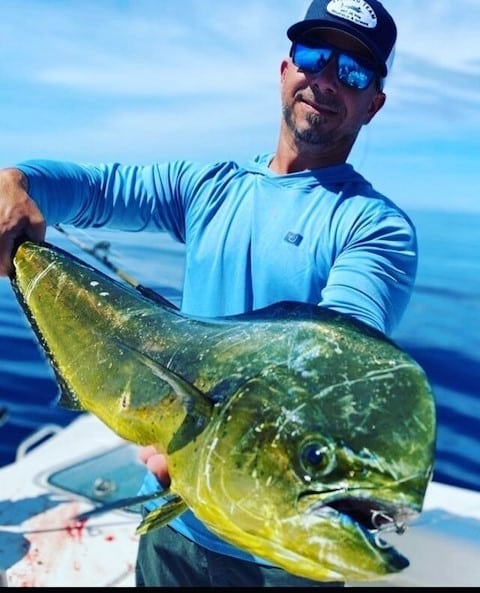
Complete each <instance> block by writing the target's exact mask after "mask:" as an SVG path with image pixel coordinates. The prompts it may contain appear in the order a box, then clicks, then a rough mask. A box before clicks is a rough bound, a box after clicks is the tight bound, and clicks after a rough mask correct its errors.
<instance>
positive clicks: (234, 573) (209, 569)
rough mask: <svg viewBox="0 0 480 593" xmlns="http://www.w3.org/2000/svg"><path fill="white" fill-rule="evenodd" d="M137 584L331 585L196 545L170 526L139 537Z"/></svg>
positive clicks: (331, 585) (157, 585) (198, 585)
mask: <svg viewBox="0 0 480 593" xmlns="http://www.w3.org/2000/svg"><path fill="white" fill-rule="evenodd" d="M135 574H136V586H137V587H333V586H343V583H321V582H318V581H311V580H309V579H304V578H301V577H297V576H294V575H291V574H289V573H287V572H285V571H284V570H282V569H281V568H275V567H270V566H261V565H259V564H255V563H253V562H248V561H245V560H239V559H237V558H232V557H230V556H224V555H223V554H217V553H216V552H211V551H210V550H207V549H206V548H203V547H202V546H199V545H197V544H195V543H194V542H192V541H190V540H189V539H188V538H186V537H184V536H183V535H181V534H179V533H178V532H176V531H175V530H174V529H172V528H171V527H168V526H167V527H163V528H161V529H155V530H154V531H151V532H150V533H147V534H146V535H142V536H141V537H140V544H139V549H138V556H137V565H136V568H135Z"/></svg>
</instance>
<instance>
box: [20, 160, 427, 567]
mask: <svg viewBox="0 0 480 593" xmlns="http://www.w3.org/2000/svg"><path fill="white" fill-rule="evenodd" d="M271 158H272V155H267V154H265V155H261V156H258V157H257V158H255V159H254V160H253V161H251V162H250V163H248V164H246V165H244V166H240V165H238V164H237V163H234V162H220V163H216V164H209V165H205V164H200V163H195V162H188V161H173V162H166V163H160V164H156V165H150V166H122V165H119V164H103V165H79V164H73V163H64V162H57V161H42V160H35V161H27V162H25V163H21V164H20V165H18V168H20V169H21V170H22V171H23V172H24V173H25V174H26V175H27V178H28V182H29V193H30V195H31V196H32V198H33V199H34V200H35V201H36V203H37V204H38V206H39V208H40V210H41V211H42V213H43V214H44V216H45V218H46V220H47V223H48V224H54V223H65V224H72V225H75V226H79V227H102V226H105V227H107V226H108V227H110V228H115V229H121V230H126V231H166V232H168V233H169V234H170V235H171V236H172V237H173V238H174V239H176V240H178V241H180V242H182V243H185V246H186V251H185V271H184V286H183V298H182V307H181V308H182V310H183V311H184V312H186V313H189V314H192V315H198V316H205V317H216V316H222V315H233V314H237V313H242V312H246V311H251V310H253V309H258V308H261V307H265V306H267V305H269V304H272V303H274V302H278V301H281V300H293V301H303V302H310V303H318V304H319V305H321V306H325V307H329V308H331V309H334V310H336V311H339V312H341V313H346V314H349V315H353V316H354V317H356V318H357V319H360V320H361V321H363V322H365V323H367V324H369V325H371V326H373V327H375V328H377V329H378V330H380V331H382V332H384V333H386V334H390V333H391V332H392V331H393V329H394V328H395V326H396V325H397V323H398V321H399V320H400V318H401V316H402V314H403V312H404V310H405V307H406V306H407V304H408V301H409V299H410V295H411V291H412V288H413V284H414V280H415V275H416V269H417V241H416V234H415V229H414V227H413V224H412V222H411V221H410V219H409V218H408V216H407V215H406V214H405V213H404V212H403V211H402V210H401V209H399V208H398V207H397V206H396V205H395V204H394V203H393V202H391V201H390V200H388V199H387V198H386V197H385V196H383V195H381V194H380V193H378V192H377V191H375V190H374V189H373V187H372V186H371V185H370V183H368V182H367V181H366V180H365V179H364V178H363V177H362V176H361V175H359V174H358V173H357V172H356V171H354V169H353V168H352V167H351V166H350V165H349V164H341V165H337V166H333V167H326V168H322V169H317V170H313V171H302V172H299V173H290V174H288V175H277V174H275V173H273V172H272V171H271V170H270V169H269V168H268V164H269V162H270V160H271ZM155 487H158V483H157V482H156V481H155V480H154V479H153V476H148V477H147V480H146V482H145V484H144V490H146V489H147V488H155ZM172 526H174V527H175V528H176V529H178V530H179V531H181V532H182V533H184V535H186V536H187V537H190V538H191V539H194V540H195V541H197V542H198V543H200V544H201V545H204V546H206V547H209V548H210V549H213V550H215V551H218V552H220V553H225V554H230V555H234V556H237V557H240V558H245V559H250V560H251V559H253V558H252V557H251V556H249V555H247V554H245V553H244V552H242V551H241V550H239V549H238V548H235V547H234V546H231V545H230V544H228V543H226V542H224V541H223V540H221V539H219V538H217V537H216V536H214V535H213V534H211V533H210V532H209V531H207V530H206V529H205V527H204V526H203V525H202V524H201V523H200V522H199V521H198V520H197V519H196V518H195V517H194V516H193V514H192V513H191V512H186V513H184V514H183V515H182V516H181V517H179V518H177V519H175V520H174V521H173V522H172Z"/></svg>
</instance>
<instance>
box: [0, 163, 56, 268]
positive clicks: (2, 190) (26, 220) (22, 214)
mask: <svg viewBox="0 0 480 593" xmlns="http://www.w3.org/2000/svg"><path fill="white" fill-rule="evenodd" d="M45 231H46V223H45V219H44V218H43V216H42V213H41V212H40V210H39V209H38V208H37V206H36V204H35V202H34V201H33V200H32V198H31V197H30V196H29V195H28V182H27V178H26V177H25V175H24V174H23V173H22V172H21V171H19V170H18V169H2V170H0V276H8V275H10V274H11V273H12V272H13V263H12V257H13V250H14V248H15V243H16V241H17V240H18V239H21V238H24V239H25V238H26V239H30V240H31V241H36V242H39V241H43V240H44V238H45Z"/></svg>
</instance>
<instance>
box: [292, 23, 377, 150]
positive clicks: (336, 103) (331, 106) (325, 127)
mask: <svg viewBox="0 0 480 593" xmlns="http://www.w3.org/2000/svg"><path fill="white" fill-rule="evenodd" d="M318 40H319V41H321V42H325V43H328V44H329V45H332V46H334V47H336V48H338V49H341V50H345V51H346V52H352V53H354V54H360V55H364V56H365V57H368V50H367V49H366V48H365V46H363V44H361V43H360V42H358V41H356V40H355V39H354V38H352V37H350V36H348V35H346V34H344V33H342V32H340V31H334V30H331V29H329V30H326V29H324V30H322V32H321V36H319V37H318ZM281 98H282V110H283V117H284V124H285V125H286V127H287V129H288V130H289V131H290V133H291V134H292V135H293V138H294V140H295V142H296V143H297V144H302V143H303V144H307V145H308V146H309V149H314V148H315V147H318V149H319V150H325V149H330V150H334V151H335V152H336V153H338V154H342V153H345V152H346V154H348V152H349V150H350V148H351V147H352V145H353V143H354V141H355V139H356V137H357V135H358V133H359V131H360V129H361V127H362V126H363V125H365V124H367V123H368V122H369V121H370V120H371V119H372V118H373V116H374V115H375V113H377V111H378V110H379V109H380V108H381V107H382V105H383V103H384V101H385V95H384V94H383V93H382V92H381V91H379V90H378V88H377V83H376V81H373V82H372V83H371V84H370V86H369V87H368V88H367V89H365V90H358V89H353V88H349V87H347V86H345V85H344V84H342V83H341V82H340V81H339V80H338V77H337V64H336V58H333V59H332V60H330V61H329V62H328V63H327V65H326V66H325V67H324V68H323V70H321V71H320V72H318V73H309V72H304V71H302V70H300V69H299V68H297V66H295V64H294V63H293V62H292V60H291V59H288V60H284V61H283V62H282V66H281Z"/></svg>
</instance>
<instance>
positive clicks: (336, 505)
mask: <svg viewBox="0 0 480 593" xmlns="http://www.w3.org/2000/svg"><path fill="white" fill-rule="evenodd" d="M321 496H322V498H321V500H319V493H318V492H315V493H314V492H305V493H304V494H303V495H301V499H302V500H303V502H304V503H306V504H307V507H306V513H307V514H310V515H315V516H317V517H320V516H322V517H324V518H330V517H331V516H332V514H334V515H336V516H337V518H338V519H339V520H340V521H341V522H342V524H343V525H344V526H345V527H347V526H348V527H350V528H354V527H355V528H356V529H358V530H360V531H361V532H362V533H363V535H364V536H365V538H366V539H367V540H368V541H369V543H370V544H371V545H372V546H375V547H376V548H379V549H387V548H391V547H392V546H391V544H389V543H388V542H386V541H385V540H384V539H383V538H382V536H383V535H386V534H388V533H396V534H399V535H400V534H403V533H404V532H405V530H406V529H407V526H408V524H409V523H410V521H412V519H414V518H415V517H417V516H418V514H419V513H418V511H417V510H414V509H412V508H411V507H409V506H406V505H405V504H395V503H393V502H391V501H385V500H381V499H377V498H369V497H368V496H365V495H363V496H361V495H352V494H349V493H348V492H347V491H343V492H339V491H337V492H336V493H333V492H332V493H330V494H329V493H325V492H324V493H322V495H321ZM311 498H314V499H315V500H314V501H313V502H311V503H310V504H309V502H308V501H309V500H310V499H311Z"/></svg>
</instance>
